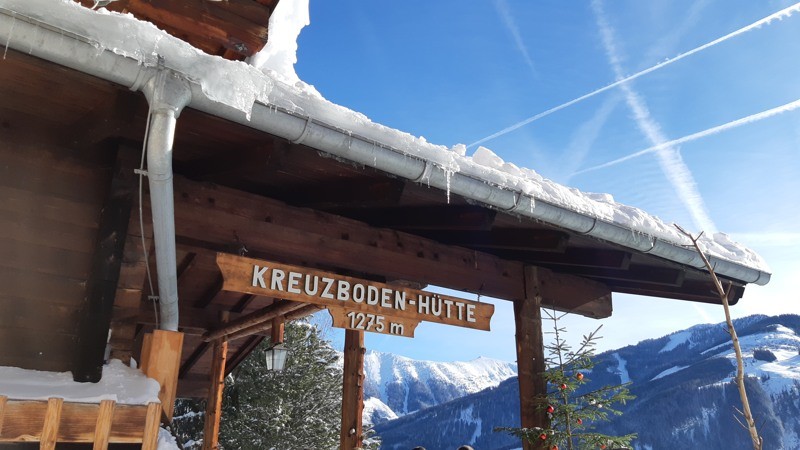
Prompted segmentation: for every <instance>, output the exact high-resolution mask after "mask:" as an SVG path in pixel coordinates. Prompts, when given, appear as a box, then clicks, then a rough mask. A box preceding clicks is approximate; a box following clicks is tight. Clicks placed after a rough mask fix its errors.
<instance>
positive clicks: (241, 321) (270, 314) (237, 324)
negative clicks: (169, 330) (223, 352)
mask: <svg viewBox="0 0 800 450" xmlns="http://www.w3.org/2000/svg"><path fill="white" fill-rule="evenodd" d="M303 306H304V305H303V304H302V303H295V302H290V301H287V300H280V301H276V302H275V303H273V304H271V305H269V306H266V307H264V308H261V309H259V310H258V311H254V312H252V313H250V314H247V315H246V316H242V317H239V318H238V319H236V320H234V321H231V322H230V323H228V324H227V325H225V326H223V327H222V328H218V329H216V330H212V331H210V332H209V333H208V334H206V335H205V336H203V340H205V341H206V342H209V341H213V340H216V339H219V338H222V337H224V336H228V335H232V334H233V333H235V332H237V331H240V330H244V329H245V328H250V327H253V326H255V325H259V324H261V323H264V322H267V321H269V320H272V319H274V318H275V317H278V316H282V315H284V314H287V313H289V312H291V311H294V310H296V309H299V308H301V307H303Z"/></svg>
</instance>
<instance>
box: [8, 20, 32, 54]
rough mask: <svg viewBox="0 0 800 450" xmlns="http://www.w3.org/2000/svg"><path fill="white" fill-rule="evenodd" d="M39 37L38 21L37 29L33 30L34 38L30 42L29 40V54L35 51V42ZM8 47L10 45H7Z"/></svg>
mask: <svg viewBox="0 0 800 450" xmlns="http://www.w3.org/2000/svg"><path fill="white" fill-rule="evenodd" d="M37 37H39V24H38V23H37V24H36V28H35V31H34V32H33V39H31V40H30V42H29V44H30V46H28V54H29V55H30V54H31V53H33V44H34V43H35V42H36V38H37ZM7 49H8V46H6V50H7Z"/></svg>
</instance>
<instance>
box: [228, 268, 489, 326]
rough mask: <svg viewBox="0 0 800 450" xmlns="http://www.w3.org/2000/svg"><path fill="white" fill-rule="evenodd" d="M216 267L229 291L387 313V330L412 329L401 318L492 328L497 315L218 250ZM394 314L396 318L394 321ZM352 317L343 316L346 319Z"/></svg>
mask: <svg viewBox="0 0 800 450" xmlns="http://www.w3.org/2000/svg"><path fill="white" fill-rule="evenodd" d="M217 265H218V266H219V268H220V270H221V271H222V276H223V278H224V284H223V287H222V289H224V290H226V291H234V292H241V293H246V294H253V295H262V296H266V297H274V298H282V299H286V300H293V301H297V302H305V303H313V304H316V305H321V306H325V307H328V306H332V307H334V308H343V309H345V310H347V311H348V312H350V311H355V312H360V313H364V314H365V315H366V314H372V315H373V316H375V319H374V321H375V322H373V323H377V321H378V316H380V317H383V320H382V322H383V323H385V324H387V325H385V327H388V330H389V331H391V329H392V328H391V326H390V325H389V323H390V322H391V323H395V324H396V325H395V328H394V329H395V331H397V330H398V328H397V326H398V325H401V324H402V328H403V329H405V327H406V326H408V327H409V328H411V326H410V323H409V322H408V321H405V320H404V321H402V322H400V321H399V319H408V320H410V321H417V322H418V321H421V320H424V321H427V322H435V323H441V324H445V325H455V326H459V327H466V328H474V329H477V330H486V331H489V322H490V320H491V318H492V314H494V305H492V304H491V303H479V302H474V301H471V300H465V299H461V298H456V297H450V296H446V295H441V294H435V293H432V292H426V291H420V290H417V289H410V288H405V287H398V286H392V285H389V284H385V283H377V282H373V281H367V280H361V279H358V278H352V277H346V276H343V275H337V274H335V273H331V272H323V271H320V270H314V269H309V268H307V267H300V266H292V265H289V264H280V263H276V262H272V261H264V260H258V259H253V258H246V257H243V256H236V255H229V254H226V253H218V254H217ZM334 314H335V313H334ZM390 317H391V318H394V319H395V321H390V320H389V319H388V318H390ZM351 319H352V318H350V319H348V318H347V317H345V321H348V320H351ZM354 320H357V321H358V323H360V320H361V319H360V317H356V318H355V319H354ZM365 320H369V317H367V316H365ZM371 328H372V327H371ZM374 328H377V325H374ZM354 329H361V328H357V327H354ZM363 329H364V330H366V328H363ZM384 329H386V328H384ZM368 331H376V330H368ZM403 335H405V334H403Z"/></svg>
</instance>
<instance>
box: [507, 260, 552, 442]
mask: <svg viewBox="0 0 800 450" xmlns="http://www.w3.org/2000/svg"><path fill="white" fill-rule="evenodd" d="M541 306H542V280H541V279H540V278H539V273H538V270H537V269H536V268H535V267H526V268H525V297H524V298H520V299H517V300H514V325H515V326H516V343H517V374H518V380H519V399H520V422H521V426H522V427H523V428H533V427H542V428H546V427H548V426H549V421H548V419H547V415H546V413H545V410H544V408H543V407H541V404H542V402H546V401H547V400H546V398H547V382H546V381H545V379H544V376H543V375H544V371H545V370H546V366H545V359H544V338H543V335H542V312H541ZM537 448H539V447H538V446H537V445H535V444H533V443H530V442H527V441H526V442H523V450H535V449H537Z"/></svg>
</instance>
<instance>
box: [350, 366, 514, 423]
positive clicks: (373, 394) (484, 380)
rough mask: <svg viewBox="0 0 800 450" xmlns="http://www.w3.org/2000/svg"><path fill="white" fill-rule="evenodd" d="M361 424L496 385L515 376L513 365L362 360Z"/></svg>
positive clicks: (377, 421) (391, 416)
mask: <svg viewBox="0 0 800 450" xmlns="http://www.w3.org/2000/svg"><path fill="white" fill-rule="evenodd" d="M364 371H365V374H366V384H365V385H364V398H365V402H364V422H365V423H374V424H378V423H383V422H386V421H387V420H392V419H395V418H397V417H400V416H404V415H406V414H409V413H413V412H415V411H418V410H421V409H425V408H430V407H432V406H436V405H439V404H441V403H445V402H448V401H450V400H453V399H456V398H460V397H463V396H465V395H468V394H473V393H476V392H479V391H482V390H484V389H487V388H490V387H494V386H497V385H498V384H500V382H501V381H503V380H506V379H508V378H510V377H513V376H516V374H517V365H516V363H509V362H503V361H497V360H494V359H489V358H478V359H475V360H473V361H469V362H446V363H443V362H433V361H415V360H412V359H409V358H405V357H402V356H397V355H393V354H390V353H379V352H368V353H367V354H366V355H365V357H364Z"/></svg>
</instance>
